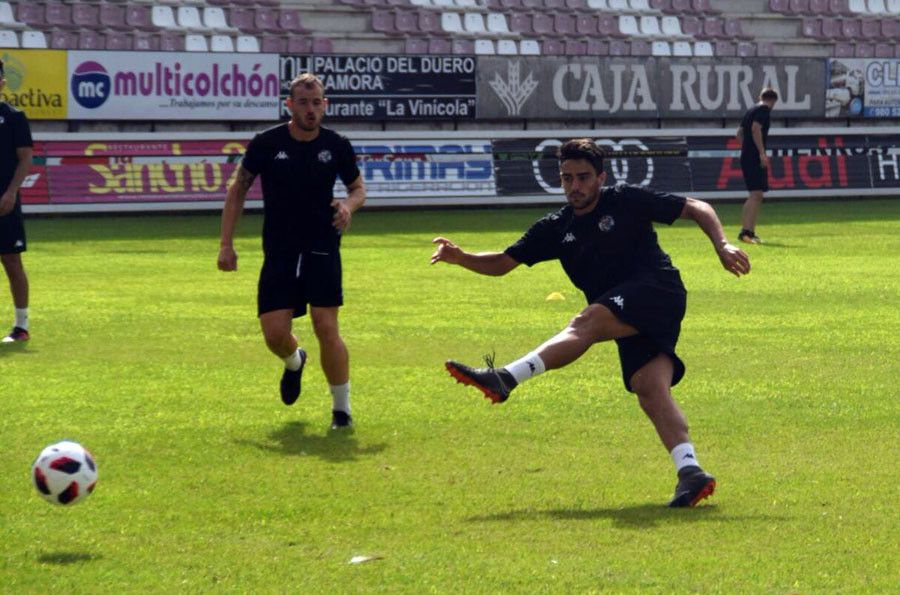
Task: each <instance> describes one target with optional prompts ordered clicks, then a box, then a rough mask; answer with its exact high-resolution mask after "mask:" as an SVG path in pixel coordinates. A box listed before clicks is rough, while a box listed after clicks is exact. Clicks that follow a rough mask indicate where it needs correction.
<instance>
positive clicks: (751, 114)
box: [741, 103, 772, 160]
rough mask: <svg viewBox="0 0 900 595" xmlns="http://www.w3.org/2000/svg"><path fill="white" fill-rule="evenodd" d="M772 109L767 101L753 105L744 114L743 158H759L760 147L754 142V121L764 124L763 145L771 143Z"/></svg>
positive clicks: (742, 123) (742, 125) (742, 126)
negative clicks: (770, 123) (770, 122)
mask: <svg viewBox="0 0 900 595" xmlns="http://www.w3.org/2000/svg"><path fill="white" fill-rule="evenodd" d="M771 114H772V110H771V109H769V106H768V105H766V104H765V103H760V104H758V105H755V106H753V107H752V108H750V109H749V110H747V113H746V114H744V117H743V119H742V120H741V128H742V129H743V130H744V133H743V141H742V142H741V159H747V158H751V159H752V158H756V159H757V160H758V159H759V149H757V148H756V143H754V142H753V123H754V122H759V125H760V126H762V139H763V147H766V146H767V145H768V143H769V118H770V116H771Z"/></svg>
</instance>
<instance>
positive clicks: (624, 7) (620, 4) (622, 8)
mask: <svg viewBox="0 0 900 595" xmlns="http://www.w3.org/2000/svg"><path fill="white" fill-rule="evenodd" d="M606 2H607V4H609V10H610V11H612V12H618V13H622V12H630V11H631V7H630V6H628V0H606Z"/></svg>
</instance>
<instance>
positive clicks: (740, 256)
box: [681, 198, 750, 277]
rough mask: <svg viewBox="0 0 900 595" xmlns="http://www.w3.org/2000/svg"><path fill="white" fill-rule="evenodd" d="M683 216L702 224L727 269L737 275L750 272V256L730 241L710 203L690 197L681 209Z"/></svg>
mask: <svg viewBox="0 0 900 595" xmlns="http://www.w3.org/2000/svg"><path fill="white" fill-rule="evenodd" d="M681 218H682V219H693V220H694V221H696V222H697V225H699V226H700V229H702V230H703V233H705V234H706V235H707V236H708V237H709V239H710V240H711V241H712V243H713V246H715V248H716V254H718V255H719V260H720V261H721V262H722V266H723V267H725V270H726V271H728V272H729V273H732V274H733V275H734V276H736V277H740V276H741V275H746V274H747V273H749V272H750V258H749V257H748V256H747V254H746V253H745V252H744V251H743V250H741V249H740V248H737V247H736V246H732V245H731V244H730V243H728V238H726V237H725V230H724V229H722V222H721V221H719V217H718V216H717V215H716V211H715V209H713V208H712V207H711V206H710V205H709V204H707V203H705V202H703V201H700V200H696V199H693V198H688V199H687V201H686V202H685V203H684V209H683V210H682V211H681Z"/></svg>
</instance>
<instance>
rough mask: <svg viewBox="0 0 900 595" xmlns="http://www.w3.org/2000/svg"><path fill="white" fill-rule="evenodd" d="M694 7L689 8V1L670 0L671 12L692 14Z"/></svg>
mask: <svg viewBox="0 0 900 595" xmlns="http://www.w3.org/2000/svg"><path fill="white" fill-rule="evenodd" d="M693 10H694V7H693V6H691V0H672V11H673V12H680V13H690V12H693Z"/></svg>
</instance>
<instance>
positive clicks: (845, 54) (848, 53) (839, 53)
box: [834, 41, 853, 58]
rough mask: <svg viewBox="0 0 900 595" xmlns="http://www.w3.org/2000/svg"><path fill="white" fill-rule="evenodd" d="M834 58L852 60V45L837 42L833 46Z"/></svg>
mask: <svg viewBox="0 0 900 595" xmlns="http://www.w3.org/2000/svg"><path fill="white" fill-rule="evenodd" d="M834 57H835V58H852V57H853V44H852V43H848V42H846V41H839V42H838V43H836V44H834Z"/></svg>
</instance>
